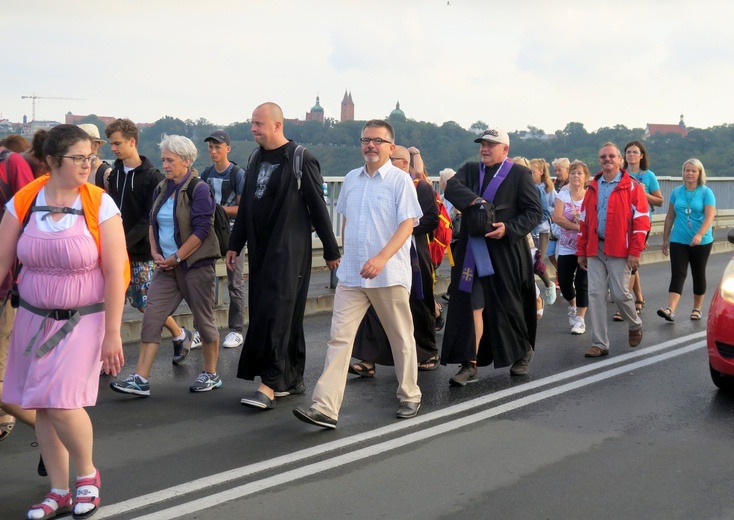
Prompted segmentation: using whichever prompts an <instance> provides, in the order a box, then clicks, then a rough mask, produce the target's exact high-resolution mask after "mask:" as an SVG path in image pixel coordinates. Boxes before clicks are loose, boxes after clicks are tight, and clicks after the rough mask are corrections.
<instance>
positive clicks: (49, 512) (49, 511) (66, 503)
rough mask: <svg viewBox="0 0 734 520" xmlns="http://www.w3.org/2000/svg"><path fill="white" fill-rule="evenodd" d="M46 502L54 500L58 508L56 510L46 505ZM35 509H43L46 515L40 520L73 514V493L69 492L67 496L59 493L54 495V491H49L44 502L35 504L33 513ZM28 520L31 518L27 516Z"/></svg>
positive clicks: (32, 507) (32, 508)
mask: <svg viewBox="0 0 734 520" xmlns="http://www.w3.org/2000/svg"><path fill="white" fill-rule="evenodd" d="M46 500H53V501H54V502H56V505H57V506H58V507H57V508H56V509H55V510H54V509H53V508H52V507H51V506H50V505H48V504H46V503H45V502H46ZM34 509H42V510H43V512H44V515H43V516H42V517H41V519H40V520H48V519H49V518H56V517H57V516H63V515H68V514H69V513H71V512H72V509H73V507H72V505H71V491H69V492H68V493H67V494H66V495H59V494H58V493H54V492H53V491H49V492H48V493H46V496H45V497H44V500H43V502H41V503H40V504H33V505H32V506H31V511H33V510H34ZM26 518H30V517H29V516H26Z"/></svg>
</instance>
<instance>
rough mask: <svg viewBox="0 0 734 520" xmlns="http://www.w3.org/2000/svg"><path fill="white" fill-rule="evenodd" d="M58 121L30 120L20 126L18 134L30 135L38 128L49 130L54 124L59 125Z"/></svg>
mask: <svg viewBox="0 0 734 520" xmlns="http://www.w3.org/2000/svg"><path fill="white" fill-rule="evenodd" d="M60 124H61V123H59V122H58V121H31V122H30V123H26V124H24V125H23V126H22V127H21V130H20V135H22V136H24V137H29V136H32V135H33V134H35V133H36V131H38V130H51V129H52V128H53V127H55V126H56V125H60Z"/></svg>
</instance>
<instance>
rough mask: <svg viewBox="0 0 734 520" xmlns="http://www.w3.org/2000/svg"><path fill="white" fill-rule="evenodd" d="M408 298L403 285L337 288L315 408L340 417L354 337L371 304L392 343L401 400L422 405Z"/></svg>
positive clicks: (408, 294) (334, 416) (338, 286)
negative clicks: (329, 336)
mask: <svg viewBox="0 0 734 520" xmlns="http://www.w3.org/2000/svg"><path fill="white" fill-rule="evenodd" d="M409 297H410V292H409V291H408V289H406V288H405V287H403V286H400V285H398V286H393V287H381V288H376V289H364V288H362V287H347V286H344V285H342V284H339V285H337V287H336V294H335V295H334V314H333V316H332V318H331V339H330V340H329V343H328V344H327V351H326V361H325V363H324V372H323V374H321V377H320V378H319V381H318V383H316V388H314V392H313V408H315V409H316V410H318V411H319V412H321V413H323V414H324V415H327V416H329V417H331V418H333V419H338V418H339V409H340V408H341V405H342V401H343V400H344V389H345V387H346V383H347V372H348V370H349V362H350V360H351V358H352V347H353V346H354V338H355V337H356V335H357V329H358V328H359V324H360V323H361V322H362V318H364V315H365V313H366V312H367V309H368V308H369V306H370V304H372V306H373V307H374V308H375V311H376V312H377V316H378V317H379V318H380V322H381V323H382V326H383V328H384V329H385V333H386V334H387V337H388V339H389V340H390V348H391V349H392V354H393V358H394V360H395V374H396V375H397V378H398V391H397V397H398V400H399V401H401V402H402V401H407V402H412V403H419V402H420V400H421V391H420V388H418V358H417V356H416V351H415V338H414V337H413V318H412V315H411V313H410V303H409V301H408V298H409Z"/></svg>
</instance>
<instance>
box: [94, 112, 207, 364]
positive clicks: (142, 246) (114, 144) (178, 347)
mask: <svg viewBox="0 0 734 520" xmlns="http://www.w3.org/2000/svg"><path fill="white" fill-rule="evenodd" d="M105 135H106V136H107V139H109V141H110V148H111V149H112V153H114V154H115V157H117V159H116V160H115V164H114V166H113V168H112V171H111V172H110V175H109V177H108V182H107V192H108V193H109V195H110V196H111V197H112V200H114V201H115V204H117V207H118V208H120V214H121V216H122V226H123V228H124V229H125V242H126V243H127V254H128V257H129V258H130V271H131V274H132V278H131V279H130V286H129V287H128V290H127V299H128V300H129V301H130V304H131V305H132V306H133V307H135V308H136V309H138V310H139V311H140V312H145V305H146V303H147V300H148V288H149V287H150V280H151V279H152V278H153V273H154V272H155V264H154V263H153V256H152V255H151V252H150V242H149V240H148V228H149V227H150V209H151V206H152V205H153V190H155V187H156V186H157V185H158V184H159V183H160V182H161V181H162V180H163V174H162V173H161V172H160V171H158V169H157V168H156V167H155V166H153V164H152V163H151V162H150V161H149V160H148V158H147V157H144V156H141V155H140V154H139V153H138V137H139V135H140V134H139V131H138V127H137V126H136V125H135V123H133V122H132V121H131V120H129V119H115V120H114V121H113V122H112V123H110V124H109V125H107V128H106V129H105ZM165 326H166V328H167V329H168V331H169V332H170V333H171V337H172V338H173V364H174V365H179V364H181V363H183V361H184V360H185V359H186V358H187V357H188V355H189V350H190V349H191V348H192V342H193V339H194V338H193V334H192V333H191V332H190V331H188V330H186V329H184V328H182V327H179V326H178V324H177V323H176V322H175V321H174V319H173V318H172V317H171V316H169V317H168V319H167V320H166V323H165ZM193 346H197V345H193Z"/></svg>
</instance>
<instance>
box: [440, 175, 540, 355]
mask: <svg viewBox="0 0 734 520" xmlns="http://www.w3.org/2000/svg"><path fill="white" fill-rule="evenodd" d="M499 166H500V165H499V164H496V165H494V166H491V167H488V168H487V174H486V175H485V179H484V185H483V186H482V188H481V191H480V188H479V163H466V164H465V165H464V166H462V167H461V168H460V169H459V171H458V172H457V173H456V175H455V176H454V177H452V178H451V179H449V181H448V183H447V185H446V192H445V197H446V200H448V201H449V202H451V203H452V204H453V205H454V206H456V209H458V210H459V211H462V212H463V211H465V210H466V208H467V207H468V206H469V204H471V202H472V201H474V200H475V199H476V198H477V197H479V196H480V195H479V194H480V193H483V191H484V189H485V188H486V186H487V185H488V184H489V180H490V179H491V178H492V176H494V174H495V173H496V172H497V170H498V169H499ZM533 190H535V191H533ZM494 205H495V207H496V208H497V212H496V221H497V222H504V224H505V232H506V234H505V236H504V237H502V238H501V239H499V240H494V239H485V240H486V242H487V245H488V247H489V256H490V259H491V260H492V266H493V268H494V271H495V274H493V275H490V276H487V277H483V278H482V279H481V280H482V281H483V288H484V300H485V306H484V313H483V321H484V335H483V336H482V340H481V343H480V345H479V352H478V353H477V354H476V355H475V345H476V342H475V334H474V317H473V312H472V308H471V295H470V294H469V293H467V292H464V291H461V290H460V289H459V282H460V280H461V276H462V274H463V270H464V256H465V254H466V248H467V245H468V238H469V234H468V229H467V226H461V234H460V237H459V241H458V243H457V245H456V249H455V250H454V251H455V252H454V261H455V265H454V267H453V268H452V270H451V287H452V291H451V302H450V304H449V310H448V314H447V316H446V331H445V333H444V337H443V345H442V348H441V364H443V365H446V364H448V363H463V362H465V361H472V360H475V359H476V361H477V365H479V366H487V365H490V364H492V363H494V366H495V368H501V367H505V366H509V365H511V364H512V363H514V362H515V361H517V360H518V359H520V358H521V357H522V356H523V355H524V354H525V352H526V351H527V349H528V348H529V347H532V348H535V333H536V328H537V315H536V307H535V278H534V275H533V262H532V258H531V257H530V249H529V248H528V243H527V240H526V235H527V234H528V233H530V231H532V229H533V228H535V227H536V226H537V225H538V224H539V223H540V221H541V220H542V218H543V214H542V209H541V207H540V199H539V198H538V191H537V188H535V186H534V184H533V178H532V173H531V172H530V170H529V169H527V168H525V167H524V166H521V165H519V164H514V165H513V166H512V168H511V169H510V171H509V173H508V174H507V177H506V178H505V180H504V181H503V182H502V184H501V185H500V187H499V189H498V190H497V193H496V195H495V198H494ZM474 283H480V282H479V279H475V280H474Z"/></svg>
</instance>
